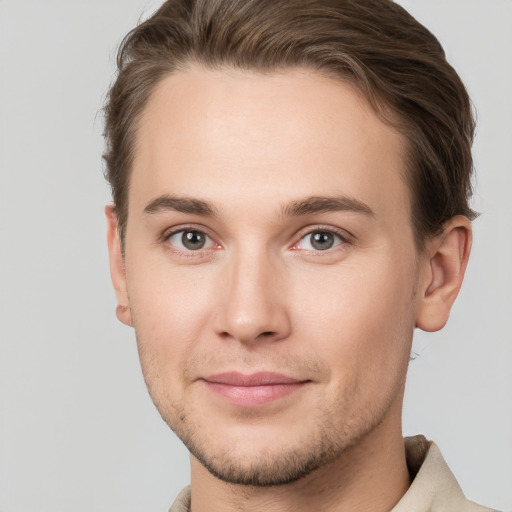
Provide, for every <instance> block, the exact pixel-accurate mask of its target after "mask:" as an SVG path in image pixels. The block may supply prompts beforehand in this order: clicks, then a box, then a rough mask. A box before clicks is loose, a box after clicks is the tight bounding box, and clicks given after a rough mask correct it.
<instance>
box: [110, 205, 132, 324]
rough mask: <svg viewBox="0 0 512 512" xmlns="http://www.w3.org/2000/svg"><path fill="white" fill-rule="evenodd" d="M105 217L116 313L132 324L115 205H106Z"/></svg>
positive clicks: (120, 318)
mask: <svg viewBox="0 0 512 512" xmlns="http://www.w3.org/2000/svg"><path fill="white" fill-rule="evenodd" d="M105 217H106V219H107V243H108V254H109V260H110V275H111V277H112V284H113V285H114V290H115V292H116V298H117V303H118V306H117V308H116V315H117V318H118V319H119V321H121V322H122V323H123V324H125V325H128V326H130V327H131V326H132V315H131V310H130V303H129V300H128V293H127V291H126V272H125V266H124V259H123V253H122V248H121V240H120V237H119V230H118V219H117V214H116V212H115V208H114V206H113V205H107V206H106V207H105Z"/></svg>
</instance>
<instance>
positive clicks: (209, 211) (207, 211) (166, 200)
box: [144, 194, 216, 217]
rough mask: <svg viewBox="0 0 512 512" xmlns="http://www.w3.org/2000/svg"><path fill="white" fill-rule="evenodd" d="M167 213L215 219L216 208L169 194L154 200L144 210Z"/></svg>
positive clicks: (209, 204) (199, 201)
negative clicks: (188, 214) (172, 212)
mask: <svg viewBox="0 0 512 512" xmlns="http://www.w3.org/2000/svg"><path fill="white" fill-rule="evenodd" d="M166 211H174V212H180V213H190V214H194V215H201V216H203V217H213V216H214V215H215V214H216V208H215V207H214V206H213V205H212V204H211V203H209V202H208V201H203V200H202V199H193V198H189V197H176V196H172V195H167V194H166V195H163V196H160V197H157V198H156V199H153V200H152V201H150V202H149V203H148V204H147V205H146V207H145V208H144V213H160V212H166Z"/></svg>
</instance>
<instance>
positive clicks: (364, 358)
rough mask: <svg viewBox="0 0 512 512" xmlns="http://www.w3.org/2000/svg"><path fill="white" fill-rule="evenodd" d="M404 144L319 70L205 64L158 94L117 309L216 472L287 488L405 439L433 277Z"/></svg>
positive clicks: (187, 433) (138, 168) (164, 410)
mask: <svg viewBox="0 0 512 512" xmlns="http://www.w3.org/2000/svg"><path fill="white" fill-rule="evenodd" d="M402 152H403V141H402V138H401V136H399V135H398V134H397V133H396V132H395V131H394V130H393V129H392V128H391V127H390V126H387V125H385V124H383V123H382V122H381V121H380V120H379V118H378V117H377V116H376V114H375V113H374V112H373V111H372V109H371V108H370V107H369V106H368V105H367V104H366V102H365V101H364V100H363V99H362V98H361V96H360V95H359V94H358V93H357V92H355V91H354V89H352V88H351V87H350V86H348V85H345V84H343V83H340V82H339V81H334V80H332V79H329V78H326V77H322V76H320V75H318V74H315V73H314V72H311V71H307V70H290V71H287V72H283V73H279V74H278V73H275V74H269V75H263V74H256V73H248V72H242V71H233V70H224V71H207V70H204V69H201V68H197V67H196V68H190V69H188V70H185V71H180V72H177V73H175V74H174V75H172V76H170V77H168V78H166V79H165V80H164V81H163V82H162V83H161V84H160V85H159V86H158V88H157V90H156V91H155V93H154V94H153V95H152V97H151V99H150V101H149V103H148V105H147V107H146V109H145V111H144V113H143V116H142V119H141V122H140V126H139V131H138V139H137V151H136V156H135V161H134V166H133V173H132V176H131V182H130V192H129V214H128V222H127V230H126V240H125V243H126V245H125V260H124V268H123V271H122V272H123V276H122V277H121V278H119V280H120V281H121V284H119V283H118V288H119V289H120V290H121V291H120V295H121V296H122V297H125V299H126V306H127V308H126V309H125V310H123V311H124V312H121V318H122V319H123V320H124V321H125V322H127V323H131V324H132V325H133V326H134V328H135V331H136V335H137V343H138V348H139V353H140V359H141V364H142V369H143V372H144V376H145V379H146V382H147V385H148V388H149V391H150V394H151V396H152V398H153V400H154V402H155V404H156V406H157V408H158V409H159V411H160V413H161V415H162V416H163V418H164V419H165V421H166V422H167V423H168V424H169V425H170V426H171V428H172V429H173V430H174V431H175V432H176V433H177V434H178V436H179V437H180V438H181V439H182V440H183V441H184V442H185V444H186V445H187V447H188V448H189V449H190V451H191V453H192V455H193V461H196V462H197V460H199V461H201V462H202V463H203V465H204V466H205V467H207V468H208V469H209V471H210V472H211V473H213V474H214V475H216V476H218V477H220V478H222V479H224V480H226V481H230V482H237V483H250V484H256V485H268V484H279V483H285V482H290V481H293V480H295V479H298V478H300V477H302V476H304V475H305V474H307V473H309V472H310V471H312V470H314V469H316V468H318V467H319V466H321V465H322V464H325V463H327V462H330V461H332V460H334V459H339V458H342V457H343V454H344V453H346V451H347V449H348V448H350V447H352V446H357V445H361V446H362V445H364V440H365V439H367V438H368V436H370V435H374V436H375V435H380V436H381V437H382V441H383V442H384V441H385V438H386V436H389V435H390V431H399V430H400V408H401V399H402V393H403V384H404V379H405V374H406V369H407V364H408V359H409V353H410V344H411V339H412V333H413V329H414V326H415V324H416V321H417V312H418V308H419V300H418V296H419V294H418V293H416V292H417V290H418V288H421V286H423V284H422V277H421V276H422V275H423V273H422V271H421V268H422V264H421V261H422V260H421V256H420V255H419V254H418V253H417V251H416V249H415V244H414V239H413V232H412V228H411V221H410V218H411V215H410V214H411V205H410V197H409V192H408V189H407V187H406V185H405V183H404V181H403V178H402V176H403V161H402ZM124 272H125V274H124Z"/></svg>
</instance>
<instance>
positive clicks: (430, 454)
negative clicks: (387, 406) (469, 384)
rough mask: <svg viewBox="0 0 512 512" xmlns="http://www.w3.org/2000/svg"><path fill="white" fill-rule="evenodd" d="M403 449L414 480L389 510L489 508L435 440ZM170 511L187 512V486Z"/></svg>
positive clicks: (472, 511)
mask: <svg viewBox="0 0 512 512" xmlns="http://www.w3.org/2000/svg"><path fill="white" fill-rule="evenodd" d="M405 450H406V456H407V466H408V467H409V473H410V474H411V476H412V478H413V481H412V484H411V486H410V487H409V490H408V491H407V492H406V493H405V495H404V496H403V497H402V499H401V500H400V501H399V502H398V503H397V504H396V506H395V507H394V508H393V509H392V510H391V511H390V512H486V511H487V512H490V511H491V509H489V508H485V507H482V506H480V505H477V504H476V503H473V502H472V501H468V500H467V499H466V498H465V497H464V494H463V493H462V490H461V488H460V487H459V484H458V483H457V480H455V477H454V476H453V474H452V472H451V471H450V469H449V468H448V466H447V465H446V462H445V461H444V459H443V456H442V455H441V452H440V451H439V448H438V447H437V446H436V445H435V443H432V442H431V441H427V440H426V439H425V438H424V437H423V436H414V437H407V438H405ZM169 512H190V487H186V488H185V489H183V491H181V492H180V494H179V495H178V497H177V498H176V501H175V502H174V504H173V505H172V507H171V509H170V510H169ZM495 512H496V511H495Z"/></svg>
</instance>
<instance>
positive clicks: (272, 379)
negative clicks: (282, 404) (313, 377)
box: [203, 372, 310, 407]
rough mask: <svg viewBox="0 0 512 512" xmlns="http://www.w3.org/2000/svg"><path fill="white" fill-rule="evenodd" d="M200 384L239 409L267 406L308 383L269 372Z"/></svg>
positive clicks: (233, 374) (212, 377) (227, 376)
mask: <svg viewBox="0 0 512 512" xmlns="http://www.w3.org/2000/svg"><path fill="white" fill-rule="evenodd" d="M203 380H204V381H205V382H206V385H207V386H208V388H209V389H210V390H211V391H212V392H213V393H215V394H217V395H219V396H220V397H222V398H224V399H225V400H227V401H228V402H230V403H232V404H234V405H237V406H241V407H258V406H262V405H266V404H270V403H272V402H275V401H276V400H279V399H280V398H284V397H285V396H288V395H290V394H291V393H294V392H295V391H298V390H299V389H301V388H302V387H304V386H305V385H306V384H307V383H309V382H310V381H309V380H300V379H295V378H293V377H288V376H287V375H282V374H280V373H272V372H258V373H253V374H250V375H245V374H243V373H239V372H226V373H218V374H215V375H210V376H209V377H206V378H204V379H203Z"/></svg>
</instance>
